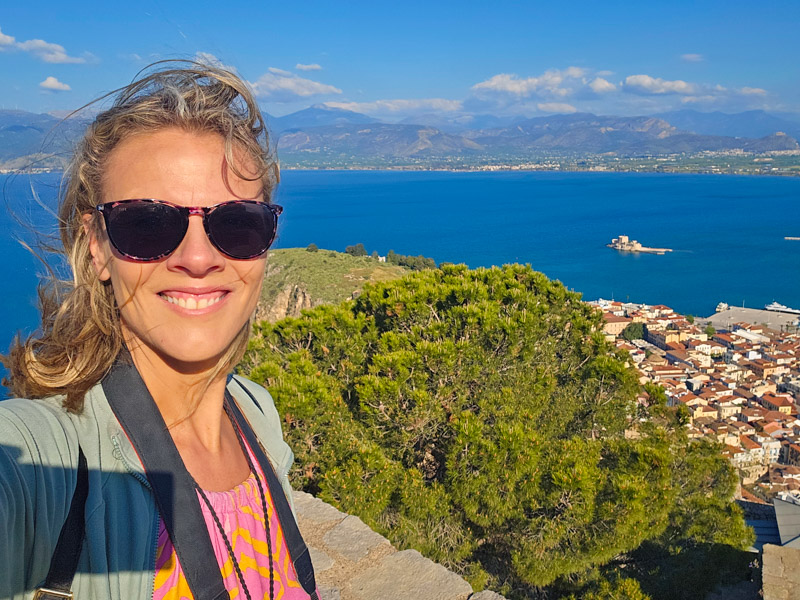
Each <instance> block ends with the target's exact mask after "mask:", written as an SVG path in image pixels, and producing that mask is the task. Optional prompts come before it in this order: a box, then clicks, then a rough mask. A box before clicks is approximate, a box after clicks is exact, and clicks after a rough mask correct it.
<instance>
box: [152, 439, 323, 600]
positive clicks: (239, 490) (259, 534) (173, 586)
mask: <svg viewBox="0 0 800 600" xmlns="http://www.w3.org/2000/svg"><path fill="white" fill-rule="evenodd" d="M251 457H252V453H251ZM253 464H254V465H256V467H255V468H256V469H259V468H260V467H259V466H258V463H256V462H255V460H254V459H253ZM259 475H260V473H259ZM261 482H262V485H263V486H264V494H265V496H266V500H267V514H268V516H269V527H270V537H271V541H272V559H273V569H274V577H275V587H274V593H275V596H274V597H275V600H308V594H306V593H305V592H304V591H303V588H302V587H301V586H300V583H299V582H298V581H297V575H296V574H295V571H294V567H293V565H292V563H291V560H290V558H289V552H288V550H287V548H286V540H285V539H284V536H283V531H282V530H281V527H280V523H279V522H278V516H277V514H276V513H275V507H274V505H273V503H272V497H271V496H270V493H269V489H268V488H267V487H266V482H265V480H264V478H263V477H262V478H261ZM204 493H205V495H206V497H207V498H208V501H209V502H210V504H211V506H212V507H213V508H214V512H216V513H217V517H218V518H219V520H220V523H221V524H222V528H223V529H224V530H225V535H226V536H227V538H228V541H230V543H231V545H232V546H233V553H234V555H235V556H236V560H237V562H238V563H239V568H240V569H241V571H242V575H243V576H244V580H245V583H246V584H247V588H248V590H249V591H250V597H251V598H252V599H253V600H256V599H258V600H269V554H268V551H267V539H266V530H265V527H264V510H263V508H262V506H261V495H260V493H259V491H258V484H257V483H256V476H255V475H254V474H252V473H251V474H250V477H248V478H247V480H245V481H244V482H242V483H240V484H239V485H237V486H236V487H235V488H233V489H232V490H228V491H225V492H204ZM198 499H199V501H200V507H201V508H202V510H203V517H204V518H205V522H206V527H207V528H208V532H209V535H210V537H211V545H212V546H213V548H214V555H215V556H216V558H217V564H218V565H219V566H220V570H221V572H222V579H223V581H224V583H225V588H226V589H227V590H228V593H229V594H230V597H231V600H237V599H242V600H243V599H245V598H246V597H247V596H246V595H245V593H244V590H242V589H240V584H239V579H238V577H237V575H236V570H235V569H234V568H233V561H232V560H231V557H230V555H229V554H228V548H227V547H226V546H225V541H224V540H223V539H222V535H221V534H220V531H219V528H218V527H217V525H216V523H215V522H214V517H213V516H212V514H211V511H209V509H208V506H207V505H206V503H205V502H204V501H203V499H202V498H200V497H199V493H198ZM153 600H193V598H192V593H191V591H190V590H189V586H188V585H187V583H186V578H185V577H184V575H183V570H182V569H181V566H180V563H179V562H178V557H177V555H176V553H175V548H174V547H173V545H172V541H171V540H170V539H169V534H168V533H167V529H166V527H165V526H164V521H163V520H162V521H161V524H160V526H159V532H158V552H157V554H156V574H155V588H154V592H153Z"/></svg>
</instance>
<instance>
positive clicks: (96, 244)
mask: <svg viewBox="0 0 800 600" xmlns="http://www.w3.org/2000/svg"><path fill="white" fill-rule="evenodd" d="M95 218H96V215H95V214H93V213H86V214H84V215H83V217H82V219H83V231H84V233H85V234H86V238H87V239H88V241H89V252H91V254H92V266H94V270H95V273H97V277H98V279H100V281H108V280H109V279H111V271H110V270H109V269H108V265H109V263H110V262H111V252H110V251H109V246H108V241H107V240H100V239H98V237H99V236H100V235H102V234H101V230H100V228H99V227H98V226H97V222H96V221H95Z"/></svg>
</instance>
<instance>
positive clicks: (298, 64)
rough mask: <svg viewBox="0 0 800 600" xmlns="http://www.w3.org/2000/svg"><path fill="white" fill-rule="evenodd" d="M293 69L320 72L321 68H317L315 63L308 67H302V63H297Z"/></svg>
mask: <svg viewBox="0 0 800 600" xmlns="http://www.w3.org/2000/svg"><path fill="white" fill-rule="evenodd" d="M294 68H295V69H297V70H298V71H321V70H322V67H321V66H319V65H318V64H317V63H312V64H310V65H304V64H303V63H297V64H296V65H295V66H294Z"/></svg>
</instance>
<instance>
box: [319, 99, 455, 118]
mask: <svg viewBox="0 0 800 600" xmlns="http://www.w3.org/2000/svg"><path fill="white" fill-rule="evenodd" d="M325 106H330V107H331V108H341V109H344V110H352V111H355V112H360V113H365V114H376V113H378V114H384V113H400V112H420V111H441V112H453V111H458V110H461V108H462V103H461V101H460V100H447V99H445V98H420V99H412V100H405V99H400V100H375V101H374V102H326V103H325Z"/></svg>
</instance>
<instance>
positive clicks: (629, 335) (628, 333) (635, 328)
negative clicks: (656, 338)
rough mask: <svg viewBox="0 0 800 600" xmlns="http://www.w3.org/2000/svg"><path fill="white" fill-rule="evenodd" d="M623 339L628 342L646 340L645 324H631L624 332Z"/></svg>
mask: <svg viewBox="0 0 800 600" xmlns="http://www.w3.org/2000/svg"><path fill="white" fill-rule="evenodd" d="M622 337H623V338H624V339H626V340H628V341H631V340H641V339H644V324H643V323H638V322H634V323H631V324H630V325H628V326H627V327H626V328H625V329H624V330H623V331H622Z"/></svg>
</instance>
